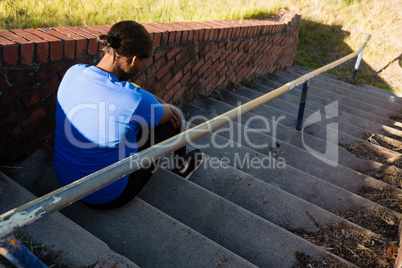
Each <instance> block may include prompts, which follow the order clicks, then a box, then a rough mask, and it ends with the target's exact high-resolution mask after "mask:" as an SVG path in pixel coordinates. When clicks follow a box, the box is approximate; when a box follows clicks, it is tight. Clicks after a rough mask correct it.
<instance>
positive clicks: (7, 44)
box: [0, 37, 18, 65]
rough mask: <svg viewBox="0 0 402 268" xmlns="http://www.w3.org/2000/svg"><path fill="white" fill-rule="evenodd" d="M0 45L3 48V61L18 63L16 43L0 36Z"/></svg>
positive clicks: (9, 63)
mask: <svg viewBox="0 0 402 268" xmlns="http://www.w3.org/2000/svg"><path fill="white" fill-rule="evenodd" d="M0 45H1V47H2V48H3V55H2V56H3V61H4V63H5V64H6V65H16V64H17V63H18V61H17V59H18V45H17V44H16V43H14V42H12V41H10V40H7V39H5V38H3V37H0Z"/></svg>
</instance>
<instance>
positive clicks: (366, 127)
mask: <svg viewBox="0 0 402 268" xmlns="http://www.w3.org/2000/svg"><path fill="white" fill-rule="evenodd" d="M218 92H219V90H218ZM226 92H229V94H230V93H234V94H236V95H240V96H242V97H245V98H246V99H245V101H249V100H252V99H254V98H258V97H260V96H262V95H263V93H260V92H257V91H255V90H251V89H247V88H245V87H238V88H236V89H233V90H232V91H229V90H226ZM226 92H225V93H226ZM234 97H235V98H238V97H237V96H233V95H232V99H233V98H234ZM308 104H310V105H306V108H305V111H304V121H306V120H309V119H310V118H312V117H313V118H314V117H316V116H320V117H321V118H322V116H325V115H326V114H331V115H333V117H335V118H331V123H332V122H334V123H336V122H338V125H337V127H338V129H339V131H341V132H344V133H347V134H350V135H354V136H357V137H359V136H361V134H362V133H387V135H389V134H391V135H395V136H398V137H400V136H402V131H401V130H399V129H396V128H391V127H386V126H384V125H382V124H379V123H377V122H374V121H370V120H366V119H364V118H361V117H357V116H354V115H352V114H349V113H346V112H343V111H342V110H340V109H339V105H338V103H336V104H335V105H333V104H329V105H326V106H324V105H317V104H316V103H308ZM266 105H267V106H271V107H275V108H277V109H280V110H283V111H285V112H288V113H289V114H294V113H295V116H296V118H297V114H298V109H299V104H298V103H296V104H294V103H292V102H288V101H285V100H282V99H279V98H278V99H275V100H273V101H271V102H269V103H267V104H266ZM295 111H296V112H295ZM384 128H385V129H384ZM386 131H387V132H386ZM388 133H389V134H388Z"/></svg>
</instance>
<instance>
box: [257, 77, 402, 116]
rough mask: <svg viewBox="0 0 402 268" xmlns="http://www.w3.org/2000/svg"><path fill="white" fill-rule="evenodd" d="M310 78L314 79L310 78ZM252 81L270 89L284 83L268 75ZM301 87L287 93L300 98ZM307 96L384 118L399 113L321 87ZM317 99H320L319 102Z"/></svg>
mask: <svg viewBox="0 0 402 268" xmlns="http://www.w3.org/2000/svg"><path fill="white" fill-rule="evenodd" d="M312 80H314V79H312ZM254 81H255V82H256V83H257V84H259V85H264V86H266V87H268V88H269V89H270V90H274V89H276V88H278V87H280V86H283V85H284V83H282V82H277V81H274V80H271V79H269V78H268V77H256V78H255V79H254ZM309 88H310V89H317V87H312V86H310V87H309ZM301 89H302V86H301V85H300V86H298V87H296V88H295V89H293V90H291V91H290V92H289V93H288V94H291V95H295V96H297V97H299V98H300V95H301ZM323 93H325V94H323ZM307 98H308V99H312V100H317V102H318V103H322V104H325V105H328V104H329V103H332V102H334V101H338V102H340V103H341V104H343V105H348V106H351V107H354V108H356V109H359V110H362V111H365V112H367V113H369V114H375V115H377V116H381V117H384V118H390V117H391V116H392V115H399V113H397V112H395V111H389V110H386V109H384V108H383V107H377V106H371V105H367V104H366V103H363V102H361V101H359V100H355V99H352V98H348V97H345V96H343V95H340V94H336V93H334V92H331V91H326V92H323V91H322V90H321V89H318V90H309V92H308V95H307ZM319 101H321V102H319Z"/></svg>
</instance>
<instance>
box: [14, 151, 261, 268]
mask: <svg viewBox="0 0 402 268" xmlns="http://www.w3.org/2000/svg"><path fill="white" fill-rule="evenodd" d="M52 153H53V150H52V148H50V147H48V146H44V147H42V148H40V149H39V150H37V151H36V152H35V153H34V154H32V155H31V156H30V157H28V158H27V159H26V160H25V161H24V162H22V163H21V164H20V165H19V168H18V169H16V170H14V172H13V178H15V180H16V181H17V182H18V183H20V184H22V185H24V186H25V187H27V189H28V190H29V191H31V192H35V193H36V194H37V195H38V196H41V195H44V194H46V193H48V192H49V191H52V190H54V189H57V188H58V187H59V186H58V184H57V181H56V177H55V175H54V172H53V168H52V161H51V159H52ZM38 163H39V164H38ZM61 212H62V213H63V214H64V215H66V216H67V217H68V218H70V219H71V220H72V221H74V222H75V223H76V224H78V225H75V226H77V227H79V226H81V227H82V228H84V229H85V230H87V231H89V232H90V233H91V234H93V235H94V236H96V237H97V238H98V239H100V240H102V241H103V243H106V244H107V245H108V246H109V247H110V248H111V249H112V250H113V251H114V252H117V253H118V254H121V255H123V256H125V257H126V258H128V259H130V260H131V261H133V262H135V263H136V264H138V265H139V266H141V267H161V266H163V267H188V266H195V267H216V266H219V265H225V264H226V265H229V266H234V267H254V265H252V264H251V263H249V262H247V261H245V260H244V259H243V258H240V257H239V256H237V255H236V254H234V253H232V252H230V251H229V250H227V249H225V248H223V247H222V246H220V245H218V244H217V243H215V242H213V241H211V240H210V239H208V238H206V237H205V236H203V235H201V234H199V233H198V232H196V231H194V230H193V229H191V228H189V227H187V226H186V225H184V224H183V223H181V222H178V221H177V220H174V219H173V218H171V217H170V216H168V215H166V214H165V213H163V212H161V211H160V210H158V209H156V208H154V207H153V206H151V205H149V204H148V203H146V202H144V201H143V200H141V199H138V198H136V199H135V200H134V201H132V202H130V203H129V204H127V205H125V206H123V207H121V208H119V209H115V210H108V211H102V210H94V209H91V208H88V207H87V206H85V205H83V204H82V203H80V202H76V203H74V204H72V205H70V206H69V207H67V208H65V209H63V210H62V211H61ZM81 227H79V228H81ZM59 244H60V246H61V245H63V242H61V241H59ZM66 250H68V248H67V249H66Z"/></svg>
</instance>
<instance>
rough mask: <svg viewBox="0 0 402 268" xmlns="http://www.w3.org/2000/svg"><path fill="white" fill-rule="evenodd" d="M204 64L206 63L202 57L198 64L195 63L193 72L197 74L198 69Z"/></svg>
mask: <svg viewBox="0 0 402 268" xmlns="http://www.w3.org/2000/svg"><path fill="white" fill-rule="evenodd" d="M203 64H204V60H203V59H201V60H200V61H199V62H198V63H197V64H195V65H194V66H193V68H192V69H191V72H192V73H193V74H195V73H196V72H197V71H198V69H200V67H201V66H202V65H203Z"/></svg>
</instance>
